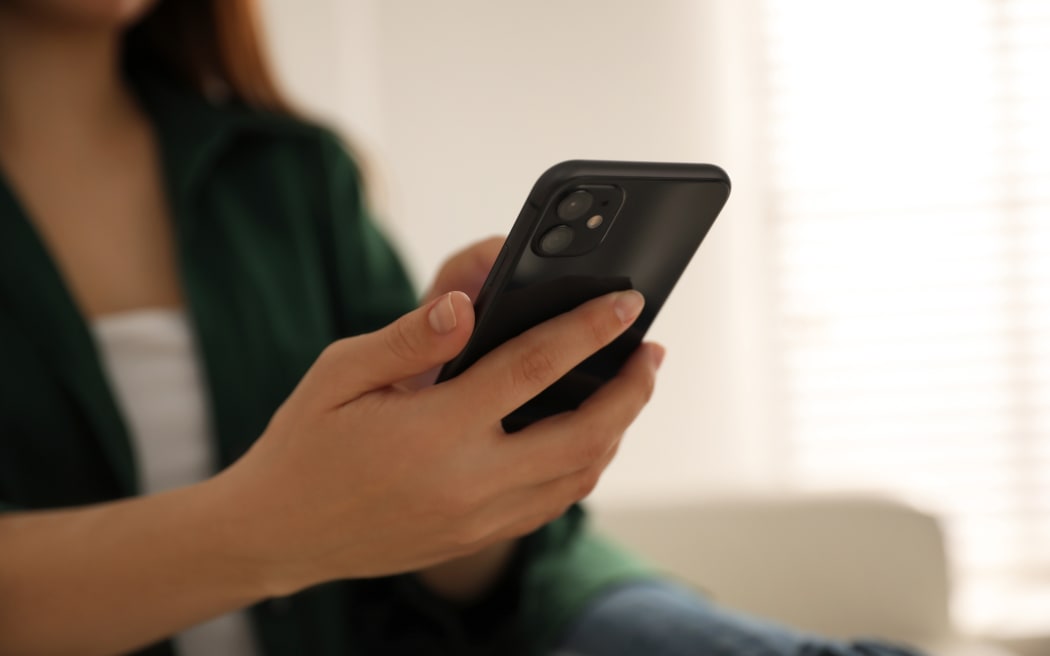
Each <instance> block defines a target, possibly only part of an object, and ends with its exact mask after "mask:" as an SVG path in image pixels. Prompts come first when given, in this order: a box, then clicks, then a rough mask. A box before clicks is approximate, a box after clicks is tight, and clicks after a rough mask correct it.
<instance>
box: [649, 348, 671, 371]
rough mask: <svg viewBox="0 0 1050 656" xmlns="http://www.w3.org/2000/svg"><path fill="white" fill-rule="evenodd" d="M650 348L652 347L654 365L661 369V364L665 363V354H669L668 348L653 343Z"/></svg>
mask: <svg viewBox="0 0 1050 656" xmlns="http://www.w3.org/2000/svg"><path fill="white" fill-rule="evenodd" d="M650 348H651V349H652V358H653V367H654V368H656V369H659V368H660V365H662V364H663V363H664V356H665V355H667V350H666V349H665V348H664V347H662V346H660V345H659V344H653V345H652V346H651V347H650Z"/></svg>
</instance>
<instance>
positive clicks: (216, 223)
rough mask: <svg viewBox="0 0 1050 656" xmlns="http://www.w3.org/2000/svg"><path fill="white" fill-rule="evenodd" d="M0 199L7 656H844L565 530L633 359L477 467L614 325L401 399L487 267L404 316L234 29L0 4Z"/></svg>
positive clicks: (306, 128)
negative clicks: (734, 611) (584, 398)
mask: <svg viewBox="0 0 1050 656" xmlns="http://www.w3.org/2000/svg"><path fill="white" fill-rule="evenodd" d="M0 171H2V172H3V179H2V180H0V307H2V309H3V311H2V312H0V403H2V406H0V510H2V511H3V512H2V513H0V653H19V654H22V653H25V654H29V653H77V654H95V653H97V654H104V653H116V652H127V651H131V650H139V651H140V653H144V654H167V653H172V650H173V649H176V650H177V651H178V652H180V653H184V654H231V655H233V654H252V653H268V654H347V653H359V654H401V653H425V654H432V653H437V654H470V653H492V654H511V653H540V652H543V651H548V650H551V649H555V648H560V649H562V650H564V651H566V652H573V653H610V654H614V653H640V652H642V651H645V652H647V653H648V652H652V653H663V654H677V653H697V652H698V651H701V652H702V651H704V650H707V651H709V652H710V653H732V654H742V653H747V654H750V653H796V652H797V651H798V650H800V649H803V648H806V646H807V645H809V646H819V647H822V648H823V647H826V648H828V649H839V648H840V647H838V646H835V645H830V644H826V643H821V642H819V641H818V642H809V641H807V640H806V639H803V638H801V637H799V636H796V635H795V634H793V633H790V632H787V631H784V630H781V629H776V628H772V627H769V626H766V625H761V624H758V623H753V622H751V621H749V620H745V619H741V618H736V617H734V616H731V615H728V614H724V613H720V612H719V611H716V610H714V609H712V608H710V607H708V606H706V605H704V604H703V602H702V601H701V600H699V599H698V598H695V597H692V596H690V595H689V594H688V593H686V592H684V591H681V590H678V589H677V588H674V587H672V586H670V585H668V584H662V583H659V582H656V581H655V580H654V579H651V578H650V575H649V573H648V572H646V570H645V569H644V568H643V567H642V566H640V565H639V564H638V563H636V562H635V561H634V560H633V559H631V558H630V557H629V556H627V555H626V554H624V553H622V552H620V551H619V550H617V549H616V548H615V547H613V546H612V545H609V544H607V543H605V542H603V541H601V540H600V539H598V538H596V537H594V536H592V535H590V534H589V533H588V532H587V531H586V530H585V528H584V526H583V523H582V516H581V513H580V511H579V510H578V509H577V508H576V507H575V506H574V505H573V504H574V503H575V502H576V501H577V500H579V499H580V498H582V497H584V496H586V494H587V493H588V492H589V491H590V490H591V489H592V488H593V486H594V485H595V483H596V482H597V480H598V477H599V476H600V474H601V472H602V470H603V469H604V468H605V466H606V465H607V464H608V462H609V460H610V459H611V458H612V456H613V454H614V453H615V451H616V447H617V444H618V441H619V439H620V435H622V433H623V431H624V429H625V428H626V427H627V426H628V425H629V424H630V423H631V421H632V420H633V419H634V417H635V416H636V415H637V413H638V412H639V411H640V409H641V408H642V406H643V405H644V404H645V402H646V400H647V399H648V396H649V394H650V391H651V389H652V387H653V381H654V377H655V372H656V369H657V368H658V366H659V363H660V360H661V358H662V350H661V349H660V348H659V347H658V346H655V345H645V346H643V347H642V348H640V349H639V350H638V352H637V353H636V354H635V356H634V357H633V359H632V360H631V361H630V362H629V363H628V365H627V366H626V367H625V368H624V370H623V372H622V373H621V374H620V376H619V377H618V378H616V379H615V380H614V381H612V382H611V383H609V384H608V385H606V386H605V387H604V388H603V389H602V390H601V391H600V392H599V393H598V394H596V395H595V396H594V397H593V398H592V399H591V400H590V401H589V402H588V403H587V404H586V405H584V406H583V407H581V408H580V409H579V410H578V411H576V412H573V413H568V414H565V415H562V416H559V417H555V418H551V419H549V420H547V421H544V422H541V423H538V424H536V425H534V426H532V427H530V428H529V429H528V430H527V431H525V433H526V434H524V435H522V436H518V437H516V439H514V440H505V439H501V438H502V433H501V431H500V429H499V418H500V417H501V416H503V415H504V414H506V413H507V412H508V411H509V410H511V409H513V408H515V407H516V406H518V405H520V404H521V403H522V402H523V401H525V400H527V399H528V398H530V397H531V396H533V395H534V394H535V393H537V392H538V391H539V390H541V389H543V388H544V387H546V386H547V385H548V384H550V383H551V382H553V381H554V380H555V379H557V378H558V377H559V375H560V374H562V373H564V372H565V371H567V370H568V369H569V368H571V367H572V366H573V365H574V364H575V363H577V362H579V361H581V360H582V359H584V358H586V357H587V356H588V355H589V354H590V353H593V352H594V351H596V350H597V349H599V348H601V347H602V346H603V345H604V344H606V343H608V342H610V341H611V340H612V339H614V338H615V337H616V336H617V335H618V334H620V332H622V331H623V330H624V329H626V327H627V326H628V325H630V323H631V321H633V320H634V318H635V317H636V316H637V315H638V313H639V311H640V309H641V306H642V303H643V302H644V300H643V299H642V298H641V297H640V296H639V295H637V294H636V293H633V292H625V293H621V294H615V295H611V296H608V297H603V298H600V299H597V300H595V301H592V302H590V303H588V304H586V305H584V306H582V307H581V308H579V309H577V310H575V311H573V312H571V313H568V314H566V315H563V316H562V317H559V318H557V319H555V320H553V321H551V322H548V323H547V324H544V325H543V326H540V327H538V328H536V329H535V330H532V331H530V332H529V333H527V334H525V335H523V336H522V337H520V338H518V339H516V340H514V341H513V342H511V343H508V344H507V345H505V346H504V347H502V348H500V349H498V350H497V351H495V352H493V353H492V354H491V355H490V356H488V357H486V358H485V359H483V360H482V361H481V362H479V363H478V364H477V365H475V366H474V367H473V368H472V369H471V370H470V371H468V372H467V373H466V374H464V375H462V376H460V377H459V378H457V379H455V380H454V381H450V382H447V383H444V384H442V385H438V386H429V385H428V384H427V383H428V380H432V379H433V372H434V370H435V367H437V366H439V365H440V364H441V363H442V362H444V361H446V360H448V359H450V358H451V357H452V356H453V355H454V354H455V353H456V352H458V351H459V349H460V348H462V346H463V345H464V344H465V341H466V339H467V337H468V336H469V334H470V331H471V328H472V325H473V313H472V308H471V304H470V301H469V298H468V296H469V294H471V293H473V292H474V291H476V290H477V289H478V287H479V286H480V284H481V280H482V278H483V277H484V274H485V272H486V271H487V269H488V268H489V266H490V265H491V263H492V261H493V259H494V257H495V253H496V251H497V250H498V248H499V243H500V242H499V240H489V241H486V242H482V243H480V244H478V245H475V246H474V247H471V248H469V249H467V250H466V251H464V252H462V253H460V254H459V255H457V256H454V257H453V258H451V259H450V260H449V261H448V263H447V264H446V265H445V267H443V269H442V270H441V272H440V273H439V275H438V277H437V280H436V282H435V283H434V285H433V287H432V291H431V292H430V293H429V294H428V295H427V297H426V299H425V301H424V302H423V304H422V305H421V306H420V307H419V308H418V309H414V307H415V302H414V298H413V295H412V293H411V290H410V288H409V285H408V283H407V280H406V277H405V275H404V272H403V270H402V268H401V266H400V264H399V263H398V261H397V259H396V257H395V256H394V254H393V252H392V250H391V249H390V248H389V246H388V245H387V244H386V242H385V241H384V240H383V239H382V237H381V236H380V235H379V234H378V233H377V232H376V230H375V228H374V227H373V226H372V225H371V224H370V223H369V222H368V219H367V215H366V213H365V209H364V207H363V205H362V198H361V192H360V188H359V178H358V174H357V170H356V168H355V167H354V164H353V162H352V161H351V159H350V158H349V157H348V156H347V155H346V154H345V152H344V151H343V150H342V148H341V147H340V146H339V144H338V142H337V141H336V140H335V139H334V138H333V137H332V136H331V135H330V134H329V133H327V132H325V131H324V130H322V129H319V128H317V127H314V126H311V125H309V124H306V123H304V122H301V121H299V120H297V119H295V118H294V116H292V115H291V113H290V112H289V111H288V110H287V109H286V105H285V103H284V102H283V101H282V99H281V97H280V96H279V94H278V93H277V92H276V90H275V88H274V85H273V83H272V81H271V79H270V77H269V75H268V73H267V71H266V68H265V65H264V59H263V57H262V55H261V53H260V51H259V47H258V41H257V39H256V34H255V30H254V23H253V12H252V6H251V3H250V2H249V1H248V0H240V1H237V2H234V1H233V0H192V1H191V0H181V1H179V2H176V1H175V0H166V1H164V2H159V3H155V2H150V1H149V0H0ZM464 292H466V293H464ZM215 471H220V472H221V473H219V474H213V472H215ZM567 508H568V509H569V510H568V511H566V509H567ZM599 592H600V593H601V594H598V593H599ZM639 605H642V606H645V607H648V608H650V610H649V611H648V612H647V613H646V614H643V617H641V618H639V617H638V613H637V608H638V607H639ZM245 609H247V610H245ZM646 616H648V617H650V619H648V620H647V619H645V618H646ZM625 618H631V619H630V620H629V621H625ZM652 618H656V619H657V620H658V623H657V624H653V623H652ZM169 636H175V638H174V640H168V639H167V638H168V637H169ZM656 649H658V650H659V651H653V650H656ZM718 649H721V650H723V651H717V650H718ZM762 649H765V651H761V650H762ZM841 649H842V650H846V649H847V648H846V647H841ZM873 649H874V648H873ZM871 653H874V652H871Z"/></svg>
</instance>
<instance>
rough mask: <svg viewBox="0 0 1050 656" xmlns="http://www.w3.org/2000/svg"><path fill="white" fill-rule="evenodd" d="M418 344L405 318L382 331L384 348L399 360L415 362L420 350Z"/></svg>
mask: <svg viewBox="0 0 1050 656" xmlns="http://www.w3.org/2000/svg"><path fill="white" fill-rule="evenodd" d="M419 342H420V340H419V338H418V336H417V335H415V333H414V332H413V330H412V329H411V327H410V326H409V322H408V320H407V319H406V318H401V319H398V320H397V321H395V322H394V323H393V324H391V325H390V327H389V328H388V329H387V330H384V331H383V344H384V346H385V347H386V349H387V351H389V352H390V353H391V354H392V355H393V356H394V357H395V358H397V359H399V360H407V361H412V360H415V359H416V358H417V357H418V355H419V354H420V351H421V350H422V349H421V345H420V343H419Z"/></svg>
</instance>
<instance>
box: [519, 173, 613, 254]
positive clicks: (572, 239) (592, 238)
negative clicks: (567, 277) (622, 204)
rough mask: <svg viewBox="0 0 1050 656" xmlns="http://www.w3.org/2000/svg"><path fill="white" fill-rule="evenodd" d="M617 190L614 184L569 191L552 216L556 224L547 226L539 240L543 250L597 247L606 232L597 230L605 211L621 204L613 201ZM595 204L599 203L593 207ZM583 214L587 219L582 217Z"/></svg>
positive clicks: (567, 251) (568, 251) (556, 251)
mask: <svg viewBox="0 0 1050 656" xmlns="http://www.w3.org/2000/svg"><path fill="white" fill-rule="evenodd" d="M618 193H619V191H618V190H617V189H616V188H615V187H599V186H596V187H591V188H589V189H575V190H573V191H570V192H569V193H567V194H566V195H565V196H564V197H563V198H562V199H561V200H560V201H559V202H558V204H557V205H556V206H555V208H554V212H552V214H553V216H551V217H550V219H552V220H553V222H554V223H555V225H553V226H551V227H549V228H547V230H546V231H545V232H543V234H542V236H541V237H540V238H539V241H538V243H537V244H536V245H537V247H538V250H539V252H540V254H541V255H547V256H551V255H580V254H582V253H585V252H587V251H589V250H591V249H592V248H594V247H596V246H597V245H598V243H599V242H600V241H601V238H602V236H603V234H604V230H598V228H599V227H601V226H602V224H603V223H605V217H604V216H602V214H603V213H604V212H605V210H607V209H608V207H609V206H610V205H617V204H618V203H614V201H615V200H616V197H617V194H618ZM595 205H598V206H599V207H598V208H597V210H594V211H592V210H593V208H595ZM584 217H587V219H586V221H581V220H580V219H583V218H584ZM544 223H547V221H544ZM584 227H586V229H585V230H584V229H581V228H584Z"/></svg>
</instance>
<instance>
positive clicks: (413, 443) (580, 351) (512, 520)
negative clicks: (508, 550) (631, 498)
mask: <svg viewBox="0 0 1050 656" xmlns="http://www.w3.org/2000/svg"><path fill="white" fill-rule="evenodd" d="M641 306H642V298H641V296H640V295H639V294H638V293H636V292H619V293H615V294H610V295H608V296H603V297H601V298H598V299H595V300H593V301H590V302H588V303H586V304H584V305H582V306H580V307H579V308H577V309H575V310H573V311H571V312H568V313H566V314H564V315H561V316H559V317H556V318H555V319H552V320H551V321H548V322H546V323H544V324H542V325H540V326H537V327H536V328H533V329H532V330H530V331H528V332H526V333H524V334H522V335H521V336H519V337H517V338H515V339H513V340H511V341H509V342H507V343H506V344H504V345H503V346H501V347H500V348H498V349H496V350H494V351H493V352H492V353H490V354H488V355H487V356H486V357H484V358H482V359H481V360H480V361H478V362H477V363H476V364H475V365H474V366H473V367H471V368H470V369H469V370H467V371H466V372H464V373H463V374H461V375H460V376H459V377H457V378H455V379H452V380H450V381H447V382H444V383H441V384H439V385H436V386H433V387H429V388H426V389H422V390H415V391H411V390H408V389H406V388H403V387H400V386H398V382H399V381H402V380H404V379H407V378H410V377H412V376H414V375H417V374H419V373H421V372H424V371H426V370H428V369H431V368H432V367H434V366H435V365H438V364H440V363H442V362H445V361H447V360H449V359H451V358H452V357H453V356H455V355H456V354H457V353H458V352H459V351H460V350H461V349H462V348H463V346H464V345H465V344H466V342H467V339H468V338H469V336H470V333H471V330H472V329H473V325H474V314H473V308H472V307H471V303H470V299H469V298H467V297H466V295H464V294H461V293H458V292H453V293H450V294H446V295H444V296H441V297H440V298H438V299H436V300H434V301H432V302H431V303H429V304H428V305H427V306H426V307H424V308H420V309H418V310H416V311H414V312H411V313H409V314H407V315H405V316H404V317H402V318H400V319H399V320H398V321H396V322H395V323H393V324H391V325H390V326H387V327H386V328H383V329H381V330H379V331H376V332H373V333H369V334H365V335H361V336H358V337H353V338H348V339H344V340H340V341H338V342H335V343H334V344H332V345H331V346H330V347H329V348H327V349H326V350H325V351H324V352H323V353H322V354H321V356H320V357H319V358H318V359H317V361H316V363H315V364H314V365H313V367H312V368H311V369H310V371H309V372H308V373H307V374H306V376H305V377H304V378H303V380H302V381H301V382H300V384H299V386H298V387H297V388H296V389H295V390H294V392H293V393H292V394H291V396H290V397H289V398H288V399H287V400H286V401H285V403H284V404H283V405H282V406H281V408H280V409H279V410H278V411H277V413H276V414H275V415H274V417H273V419H272V420H271V422H270V425H269V426H268V427H267V429H266V431H265V433H264V434H263V435H262V436H261V437H260V439H259V440H258V441H257V442H256V444H255V445H254V446H253V447H252V448H251V449H250V450H249V451H248V453H247V454H245V456H244V457H243V458H241V460H239V461H238V462H237V463H235V464H234V465H233V466H232V467H230V468H229V469H227V470H226V471H225V472H223V473H222V474H220V475H219V476H218V477H217V478H216V479H213V481H211V482H210V483H211V484H213V485H215V486H218V487H219V489H220V490H221V497H220V498H221V501H222V503H224V504H225V505H224V507H225V508H226V510H224V511H223V512H222V517H223V519H224V525H225V528H224V530H227V531H230V534H231V536H235V537H236V540H235V542H237V543H239V544H242V545H250V549H249V553H248V556H249V560H250V561H251V562H252V563H253V567H256V568H257V571H258V572H259V576H260V577H262V578H261V579H260V580H261V581H262V582H263V586H264V588H265V590H266V592H267V593H268V594H270V595H273V596H277V595H286V594H290V593H292V592H295V591H297V590H300V589H302V588H305V587H307V586H310V585H313V584H316V583H320V582H322V581H326V580H332V579H337V578H357V577H368V576H379V575H386V574H393V573H399V572H406V571H411V570H416V569H419V568H421V567H425V566H427V565H430V564H433V563H436V562H440V561H444V560H448V559H449V558H454V557H457V556H461V555H465V554H468V553H472V552H474V551H477V550H479V549H481V548H484V547H485V546H487V545H488V544H491V543H493V542H496V541H499V540H506V539H510V538H514V537H517V536H520V535H523V534H525V533H528V532H530V531H532V530H534V529H535V528H537V527H539V526H541V525H542V524H544V523H546V522H548V521H550V520H552V519H554V518H555V517H557V516H559V515H560V514H561V513H562V512H564V510H565V509H566V508H567V507H568V506H569V505H571V504H572V503H574V502H576V501H577V500H579V499H581V498H582V497H584V496H586V495H587V494H588V493H589V492H590V491H591V490H592V489H593V488H594V486H595V484H596V483H597V481H598V478H599V476H600V475H601V473H602V471H603V470H604V469H605V467H606V465H607V464H608V463H609V461H610V459H611V458H612V456H613V454H614V453H615V450H616V447H617V445H618V444H619V440H620V437H621V435H622V434H623V432H624V430H625V429H626V428H627V426H628V425H629V424H630V423H631V422H632V421H633V420H634V418H635V417H636V416H637V414H638V413H639V412H640V411H641V409H642V407H643V406H644V405H645V403H646V402H647V401H648V399H649V397H650V395H651V393H652V389H653V385H654V380H655V372H656V369H657V367H658V366H659V360H660V359H661V357H662V352H663V351H662V349H661V348H660V347H659V346H656V345H652V344H647V345H643V346H642V347H641V348H639V349H638V351H637V352H636V353H635V354H634V356H633V357H632V359H631V360H630V361H629V362H628V363H627V365H626V366H625V367H624V368H623V370H622V371H621V373H620V374H619V375H618V376H617V377H616V378H615V379H613V380H612V381H610V382H609V383H608V384H606V385H605V386H603V387H602V388H601V389H600V390H599V391H598V392H597V393H596V394H594V395H593V396H592V397H591V398H590V399H588V400H587V401H586V402H585V403H584V404H583V405H582V406H581V407H580V408H579V409H578V410H575V411H573V412H568V413H564V414H561V415H557V416H554V417H550V418H548V419H545V420H543V421H540V422H537V423H536V424H533V425H532V426H530V427H529V428H527V429H525V430H524V431H521V432H519V433H516V434H515V435H514V436H513V437H508V436H507V435H506V434H505V433H504V432H503V430H502V428H501V426H500V419H501V418H502V417H503V416H505V415H507V414H508V413H510V412H511V411H512V410H514V409H515V408H517V407H518V406H520V405H521V404H523V403H524V402H525V401H527V400H529V399H530V398H532V397H533V396H535V395H536V394H537V393H539V392H540V391H542V390H543V389H544V388H546V387H547V386H549V385H550V384H551V383H553V382H554V381H556V380H557V379H558V378H560V377H561V376H562V375H563V374H565V373H566V372H568V371H569V370H570V369H571V368H572V367H574V366H575V365H576V364H578V363H579V362H581V361H583V360H584V359H586V358H587V357H588V356H590V355H591V354H592V353H594V352H596V351H597V350H599V349H600V348H602V347H603V346H605V345H606V344H608V343H609V342H611V341H612V340H613V339H615V338H616V337H617V336H618V335H620V333H622V332H623V331H624V330H625V329H626V328H627V327H628V326H629V325H630V324H631V323H632V322H633V321H634V320H635V319H636V318H637V316H638V313H639V312H640V310H641Z"/></svg>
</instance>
